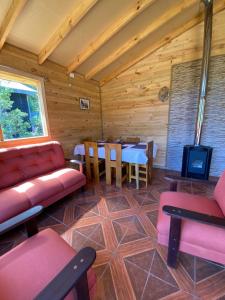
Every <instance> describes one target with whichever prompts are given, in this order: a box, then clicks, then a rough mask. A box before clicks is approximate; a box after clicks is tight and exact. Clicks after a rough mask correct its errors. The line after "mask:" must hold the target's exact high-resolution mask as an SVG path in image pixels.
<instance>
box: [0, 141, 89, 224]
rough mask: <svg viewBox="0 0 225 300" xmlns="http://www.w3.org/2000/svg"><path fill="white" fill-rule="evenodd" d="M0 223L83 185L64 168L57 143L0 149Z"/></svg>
mask: <svg viewBox="0 0 225 300" xmlns="http://www.w3.org/2000/svg"><path fill="white" fill-rule="evenodd" d="M0 174H1V180H0V223H1V222H3V221H5V220H7V219H8V218H10V217H12V216H15V215H17V214H18V213H20V212H22V211H24V210H26V209H28V208H30V207H32V206H34V205H37V204H41V205H43V206H48V205H50V204H52V203H54V202H56V201H58V200H59V199H61V198H63V197H64V196H66V195H67V194H69V193H71V192H73V191H75V190H77V189H79V188H80V187H82V186H84V185H85V184H86V178H85V176H84V175H83V174H82V173H81V172H79V171H77V170H74V169H70V168H66V167H65V160H64V153H63V150H62V147H61V145H60V144H59V143H58V142H48V143H43V144H36V145H28V146H21V147H16V148H5V149H0Z"/></svg>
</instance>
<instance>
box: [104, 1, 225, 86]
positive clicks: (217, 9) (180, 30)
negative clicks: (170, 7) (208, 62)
mask: <svg viewBox="0 0 225 300" xmlns="http://www.w3.org/2000/svg"><path fill="white" fill-rule="evenodd" d="M224 9H225V0H221V1H219V2H216V3H215V5H214V10H213V13H214V15H215V14H217V13H219V12H221V11H222V10H224ZM203 20H204V13H203V12H202V13H200V14H199V15H198V16H196V17H194V18H193V19H192V20H190V21H189V22H187V23H186V24H184V25H183V26H181V27H179V28H178V29H176V30H174V31H173V32H172V33H169V34H167V35H165V36H164V37H163V38H161V39H160V40H159V41H157V42H156V43H155V44H153V45H151V46H150V47H148V48H147V49H145V50H144V51H143V52H142V53H140V55H138V57H135V58H134V59H132V60H130V61H128V62H127V63H126V64H124V65H122V66H120V67H119V68H117V69H115V70H114V71H113V72H112V73H110V74H109V75H107V76H106V77H104V78H103V79H102V80H100V86H103V85H104V84H106V83H107V82H109V81H111V80H112V79H114V78H115V77H117V76H119V75H120V74H121V73H123V72H125V71H126V70H127V69H129V68H130V67H132V66H133V65H135V64H136V63H138V62H139V61H140V60H142V59H144V58H145V57H146V56H148V55H150V54H152V53H154V52H155V51H157V50H158V49H160V48H161V47H163V46H165V45H166V44H168V43H170V42H171V41H172V40H173V39H175V38H177V37H178V36H180V35H181V34H183V33H184V32H186V31H188V30H189V29H191V28H193V27H194V26H196V25H198V24H199V23H201V22H202V21H203Z"/></svg>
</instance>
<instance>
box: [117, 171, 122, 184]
mask: <svg viewBox="0 0 225 300" xmlns="http://www.w3.org/2000/svg"><path fill="white" fill-rule="evenodd" d="M116 186H117V187H119V188H120V187H122V168H121V167H118V168H116Z"/></svg>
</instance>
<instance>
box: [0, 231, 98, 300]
mask: <svg viewBox="0 0 225 300" xmlns="http://www.w3.org/2000/svg"><path fill="white" fill-rule="evenodd" d="M75 254H76V253H75V251H74V250H73V249H72V248H71V247H70V246H69V245H68V244H67V243H66V242H65V241H64V240H63V239H62V238H61V237H60V236H59V235H58V234H57V233H56V232H55V231H53V230H52V229H46V230H43V231H41V232H39V233H38V234H36V235H34V236H33V237H31V238H29V239H28V240H26V241H25V242H23V243H22V244H20V245H19V246H17V247H16V248H14V249H13V250H11V251H10V252H8V253H6V254H4V255H3V256H1V257H0V291H1V293H0V298H1V300H10V299H17V300H30V299H34V297H36V296H37V295H38V294H39V293H40V291H42V290H43V289H44V288H45V287H46V286H47V284H48V283H49V282H50V281H51V280H52V279H53V278H54V277H55V276H56V275H57V274H58V273H59V272H60V271H61V270H62V269H63V268H64V267H65V265H66V264H67V263H69V262H70V260H71V259H72V258H73V257H74V256H75ZM95 283H96V277H95V274H94V272H93V270H92V269H90V270H89V271H88V286H89V292H90V297H91V298H92V297H93V294H94V290H95V287H94V286H95ZM66 299H67V300H72V299H73V300H76V299H77V298H76V295H75V296H74V295H73V294H72V293H70V294H69V295H68V296H67V297H66Z"/></svg>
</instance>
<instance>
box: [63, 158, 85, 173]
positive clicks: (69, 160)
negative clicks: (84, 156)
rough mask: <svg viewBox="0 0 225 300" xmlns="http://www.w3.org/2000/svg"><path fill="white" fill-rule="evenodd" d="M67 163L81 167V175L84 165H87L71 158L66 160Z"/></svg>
mask: <svg viewBox="0 0 225 300" xmlns="http://www.w3.org/2000/svg"><path fill="white" fill-rule="evenodd" d="M65 161H67V162H69V163H71V164H74V165H78V166H79V171H80V172H81V173H83V170H84V164H85V162H84V161H81V160H78V159H71V158H65Z"/></svg>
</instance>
